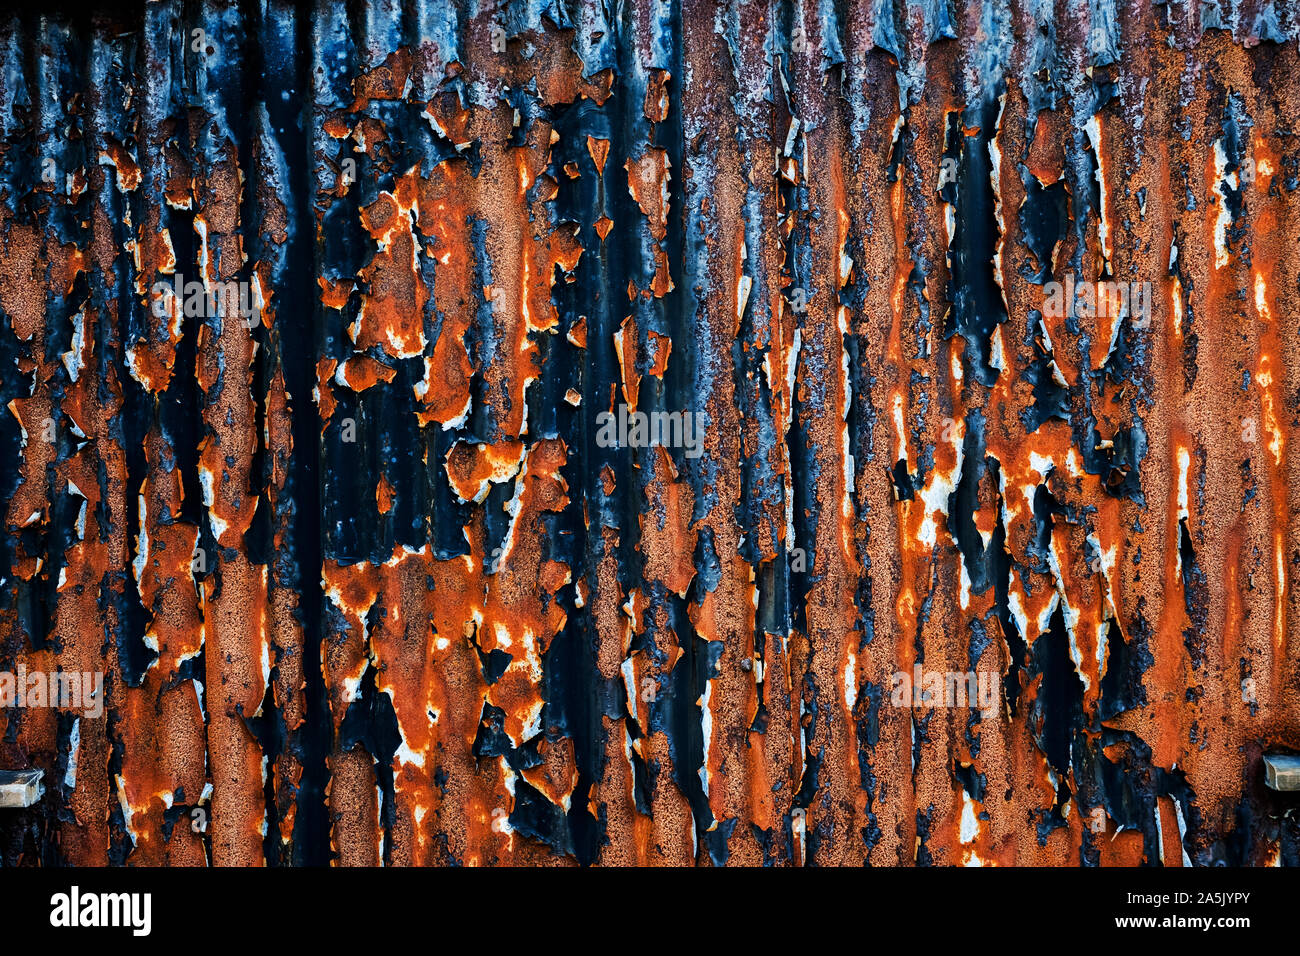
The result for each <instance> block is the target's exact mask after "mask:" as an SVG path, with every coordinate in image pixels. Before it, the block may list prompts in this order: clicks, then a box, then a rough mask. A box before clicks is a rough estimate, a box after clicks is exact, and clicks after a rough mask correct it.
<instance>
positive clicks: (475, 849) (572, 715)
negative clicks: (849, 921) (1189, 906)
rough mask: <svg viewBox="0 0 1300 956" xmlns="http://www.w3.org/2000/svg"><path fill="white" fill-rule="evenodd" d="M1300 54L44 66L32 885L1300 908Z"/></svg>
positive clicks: (110, 28)
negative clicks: (637, 880)
mask: <svg viewBox="0 0 1300 956" xmlns="http://www.w3.org/2000/svg"><path fill="white" fill-rule="evenodd" d="M42 6H44V5H42ZM1298 35H1300V28H1298V25H1297V18H1296V14H1295V12H1294V11H1293V10H1291V9H1289V8H1288V7H1287V5H1285V4H1280V3H1274V2H1261V0H1244V2H1240V3H1236V2H1234V3H1231V4H1228V3H1214V2H1208V3H1206V2H1191V3H1183V2H1176V3H1173V2H1171V3H1155V2H1133V3H1117V2H1113V0H1090V2H1082V0H1068V2H1055V3H1050V2H1046V0H1018V2H1005V0H990V2H987V3H970V4H963V3H950V2H947V0H922V2H907V0H902V2H898V3H885V2H879V0H861V2H858V0H845V2H836V3H830V2H818V3H814V2H812V0H802V2H797V3H784V2H783V3H774V4H764V3H716V2H704V0H685V2H679V0H672V2H666V0H630V2H625V3H617V4H607V3H588V4H580V3H576V2H573V3H562V2H559V0H552V2H547V3H540V2H528V3H524V2H511V3H508V4H504V5H502V6H500V7H499V8H498V7H496V6H494V5H492V4H478V3H473V2H465V3H455V4H453V3H450V2H447V3H420V2H409V3H406V4H399V3H396V2H359V3H356V4H351V3H349V4H344V3H335V2H322V3H318V4H316V5H315V6H313V7H310V8H308V7H305V6H299V5H294V4H289V3H280V2H275V0H265V2H261V3H245V4H239V5H235V4H228V3H222V2H208V3H194V4H182V3H180V2H156V3H155V2H151V3H145V4H141V5H139V6H138V7H137V8H136V9H135V10H134V12H133V13H130V14H120V15H117V14H115V15H103V14H97V15H94V16H92V15H90V14H82V13H76V12H66V13H65V12H59V11H58V10H57V9H50V10H46V9H32V10H28V11H22V12H11V13H8V14H5V15H4V17H3V19H0V71H2V72H0V75H2V77H3V86H2V88H0V243H2V245H0V313H2V315H3V328H2V330H0V391H2V392H3V402H4V404H6V405H7V407H8V414H6V415H3V416H0V444H3V447H4V471H3V478H2V480H3V484H2V485H0V490H2V491H3V494H4V499H5V502H6V505H5V517H4V528H5V533H4V535H3V536H2V538H3V540H2V542H0V583H2V585H3V587H2V589H0V670H8V671H11V672H13V671H15V669H16V668H17V667H18V666H19V665H21V666H22V667H24V668H25V669H26V671H27V672H32V673H35V672H42V673H49V672H51V671H55V670H61V671H64V672H71V673H84V674H90V673H94V672H102V673H104V674H105V675H106V679H105V681H104V690H103V697H102V698H99V699H98V700H99V703H100V704H101V705H102V714H101V715H100V716H92V712H91V711H90V710H88V709H86V706H85V703H84V701H83V706H82V707H81V708H80V709H78V708H75V707H70V706H53V707H51V706H48V705H46V706H40V705H39V704H35V705H34V706H22V707H20V706H12V707H9V708H6V709H0V766H13V767H17V766H38V767H41V768H44V769H45V770H46V771H47V774H48V776H47V779H48V780H49V786H48V787H47V794H46V796H45V798H44V799H43V801H42V803H41V810H40V818H39V819H40V826H39V827H34V828H33V829H34V830H38V831H39V833H38V837H39V839H26V841H25V842H23V843H22V844H21V846H20V847H19V848H18V849H17V850H14V849H12V848H11V849H10V850H8V851H7V853H6V856H7V859H6V862H10V863H12V862H15V861H17V862H36V861H42V862H45V863H56V862H70V863H80V864H109V863H114V864H116V863H124V862H129V863H141V864H171V865H201V864H204V863H207V862H211V863H216V864H234V865H251V864H261V863H268V864H291V863H298V864H308V863H323V862H327V861H336V862H337V863H340V864H346V865H356V864H378V863H386V864H446V863H461V864H493V863H514V864H548V865H549V864H554V863H574V862H577V863H583V864H586V863H602V864H615V863H624V864H629V863H639V864H678V865H685V864H697V863H713V864H722V863H732V864H759V863H782V864H785V863H794V864H851V865H857V864H862V863H871V864H880V865H895V864H913V863H916V864H969V863H989V864H994V863H998V864H1069V865H1074V864H1135V863H1139V862H1146V863H1165V864H1168V865H1179V864H1187V863H1194V864H1208V863H1212V862H1229V863H1247V864H1265V863H1279V862H1281V863H1287V864H1292V865H1294V864H1296V863H1297V862H1300V829H1298V824H1297V817H1296V815H1295V814H1294V813H1292V814H1290V815H1289V816H1288V815H1285V814H1284V811H1285V809H1286V808H1287V806H1288V805H1287V804H1284V803H1281V802H1279V801H1282V800H1285V799H1287V798H1286V797H1284V796H1281V795H1278V794H1276V793H1273V792H1271V791H1269V790H1267V789H1266V788H1265V786H1264V781H1263V769H1262V755H1263V753H1264V752H1265V751H1266V750H1269V751H1274V750H1280V751H1292V752H1293V751H1296V750H1298V749H1300V669H1298V666H1297V650H1296V648H1297V642H1296V641H1295V640H1294V639H1293V638H1292V637H1291V632H1292V629H1293V625H1294V622H1295V620H1296V615H1297V613H1298V608H1297V597H1296V594H1297V586H1298V582H1297V575H1298V574H1300V544H1298V543H1297V521H1298V520H1300V510H1298V509H1297V508H1296V502H1297V498H1296V491H1295V489H1296V488H1297V487H1300V444H1298V443H1297V442H1296V441H1294V440H1293V435H1294V432H1295V421H1296V416H1297V410H1298V405H1300V366H1297V363H1296V361H1295V360H1296V358H1297V356H1300V327H1298V326H1297V322H1296V316H1297V314H1298V313H1300V310H1298V308H1297V307H1298V306H1300V255H1298V253H1297V248H1296V241H1295V240H1296V236H1297V235H1298V234H1300V203H1298V202H1297V199H1296V189H1297V184H1298V182H1300V140H1298V139H1297V131H1296V129H1295V126H1294V124H1295V122H1296V118H1297V116H1300V85H1298V84H1300V81H1298V80H1297V77H1298V76H1300V63H1297V59H1298V50H1297V46H1298V44H1297V37H1298ZM1053 282H1055V283H1059V284H1060V288H1057V287H1054V286H1052V285H1050V283H1053ZM1098 282H1108V283H1123V284H1124V286H1123V288H1124V290H1125V292H1124V302H1125V303H1126V306H1125V307H1118V306H1113V305H1100V306H1099V305H1098V299H1097V296H1096V294H1095V293H1096V291H1097V289H1095V287H1094V286H1093V285H1091V284H1093V283H1098ZM186 283H196V285H195V286H194V287H193V289H192V290H187V288H186ZM219 283H232V285H230V286H229V287H228V288H226V290H225V292H223V293H221V296H220V297H221V298H222V302H223V303H224V306H225V307H224V308H221V307H214V306H213V303H212V301H211V300H210V298H209V296H211V295H215V294H216V293H217V286H218V284H219ZM1130 284H1132V285H1130ZM168 289H171V290H172V291H171V292H169V291H168ZM1114 292H1115V289H1114V288H1112V289H1110V293H1114ZM1130 293H1131V296H1130ZM1144 296H1145V298H1144ZM1076 298H1077V302H1076V303H1075V306H1074V307H1073V308H1070V307H1069V300H1073V299H1076ZM1106 301H1109V299H1107V300H1106ZM1063 302H1064V303H1065V307H1064V308H1063V307H1062V303H1063ZM223 313H224V314H223ZM246 315H247V317H248V318H247V321H245V316H246ZM620 406H627V407H628V408H630V409H631V410H633V411H635V410H640V411H641V412H643V413H689V414H690V415H692V416H703V418H701V419H681V418H680V417H679V418H678V419H677V421H678V424H679V425H680V424H683V423H685V424H689V423H691V422H693V421H700V422H701V423H702V424H703V426H704V427H703V430H702V431H701V432H700V433H698V436H696V437H698V438H699V443H698V444H692V438H691V433H690V432H689V431H685V432H682V433H680V434H678V436H677V439H678V440H677V442H676V446H675V447H669V446H667V445H659V446H654V445H651V446H643V445H639V444H638V443H637V442H636V440H635V429H634V430H633V433H631V434H628V435H626V436H625V440H624V441H623V442H622V444H621V445H620V446H618V447H611V446H610V444H609V442H607V441H605V440H603V439H602V436H601V426H602V423H603V421H604V420H603V419H602V418H601V417H600V416H601V415H602V413H604V412H613V413H614V414H615V415H618V414H619V413H620V410H621V409H620ZM670 444H671V443H670ZM966 673H969V675H970V677H971V681H972V683H971V684H969V685H967V686H968V687H969V690H970V692H971V693H972V694H978V695H979V699H980V702H981V704H982V705H983V706H981V707H979V708H973V707H971V706H964V707H963V706H934V705H935V704H943V703H950V704H958V705H959V704H960V703H961V701H960V699H958V698H956V697H955V696H949V697H944V696H942V695H941V696H940V697H939V698H938V699H935V698H933V697H932V698H930V699H928V700H927V699H926V698H924V697H922V695H921V691H922V689H923V688H931V689H932V684H931V679H932V678H933V676H934V675H939V676H938V678H937V679H938V680H939V681H943V680H944V679H945V675H949V674H951V675H953V676H954V677H955V676H957V675H961V674H966ZM904 675H905V676H906V678H907V683H910V682H911V681H912V680H913V679H914V678H915V679H916V683H917V684H918V685H919V686H918V687H917V688H916V691H917V693H916V695H915V696H913V695H912V694H911V693H909V692H908V690H907V688H906V687H905V686H904V680H903V676H904ZM51 686H53V685H51ZM87 686H89V685H87ZM933 686H937V685H933ZM899 688H904V689H903V690H902V691H900V689H899ZM89 699H93V698H89ZM26 703H27V704H29V705H31V704H33V703H34V702H33V701H31V700H28V701H26ZM966 703H967V704H968V705H969V703H970V702H969V701H967V702H966Z"/></svg>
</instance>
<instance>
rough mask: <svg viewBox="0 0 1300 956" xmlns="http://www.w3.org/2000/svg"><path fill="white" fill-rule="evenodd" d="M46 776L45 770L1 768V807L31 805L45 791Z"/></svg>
mask: <svg viewBox="0 0 1300 956" xmlns="http://www.w3.org/2000/svg"><path fill="white" fill-rule="evenodd" d="M44 776H45V771H44V770H0V808H3V807H30V806H31V805H32V804H34V803H35V802H36V801H37V800H39V799H41V795H42V794H44V793H45V787H44V785H43V784H42V783H41V778H42V777H44Z"/></svg>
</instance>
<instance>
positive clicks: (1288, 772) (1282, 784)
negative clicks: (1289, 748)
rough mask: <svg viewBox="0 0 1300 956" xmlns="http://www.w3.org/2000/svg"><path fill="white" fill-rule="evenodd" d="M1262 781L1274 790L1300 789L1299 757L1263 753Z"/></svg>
mask: <svg viewBox="0 0 1300 956" xmlns="http://www.w3.org/2000/svg"><path fill="white" fill-rule="evenodd" d="M1264 783H1265V784H1267V785H1268V786H1269V787H1272V788H1273V789H1274V790H1300V757H1296V756H1293V755H1291V754H1265V755H1264Z"/></svg>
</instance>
